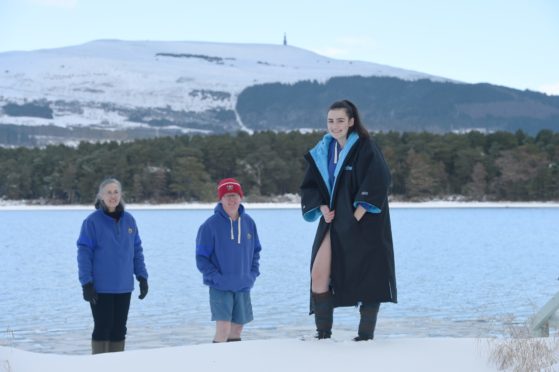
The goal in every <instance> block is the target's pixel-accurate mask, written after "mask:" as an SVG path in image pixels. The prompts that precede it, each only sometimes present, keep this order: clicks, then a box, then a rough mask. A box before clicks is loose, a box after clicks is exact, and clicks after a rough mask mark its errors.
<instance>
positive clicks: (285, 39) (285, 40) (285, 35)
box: [283, 32, 287, 45]
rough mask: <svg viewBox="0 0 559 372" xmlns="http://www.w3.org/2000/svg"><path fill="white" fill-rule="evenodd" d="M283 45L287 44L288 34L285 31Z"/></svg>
mask: <svg viewBox="0 0 559 372" xmlns="http://www.w3.org/2000/svg"><path fill="white" fill-rule="evenodd" d="M283 45H287V34H286V33H285V32H284V33H283Z"/></svg>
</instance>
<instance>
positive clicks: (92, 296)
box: [82, 282, 98, 305]
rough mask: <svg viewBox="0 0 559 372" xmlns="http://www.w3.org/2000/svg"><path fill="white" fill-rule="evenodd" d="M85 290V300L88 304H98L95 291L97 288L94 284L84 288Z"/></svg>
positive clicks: (91, 283)
mask: <svg viewBox="0 0 559 372" xmlns="http://www.w3.org/2000/svg"><path fill="white" fill-rule="evenodd" d="M82 289H83V299H84V300H86V301H87V302H90V303H91V304H92V305H95V304H96V303H97V299H98V297H97V292H96V291H95V287H94V286H93V282H89V283H87V284H84V285H83V286H82Z"/></svg>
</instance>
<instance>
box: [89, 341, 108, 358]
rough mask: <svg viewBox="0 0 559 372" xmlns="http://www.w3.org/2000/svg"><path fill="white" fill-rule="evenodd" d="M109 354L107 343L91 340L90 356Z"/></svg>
mask: <svg viewBox="0 0 559 372" xmlns="http://www.w3.org/2000/svg"><path fill="white" fill-rule="evenodd" d="M108 352H109V341H97V340H91V354H93V355H95V354H103V353H108Z"/></svg>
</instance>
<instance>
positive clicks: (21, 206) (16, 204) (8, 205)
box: [0, 200, 559, 211]
mask: <svg viewBox="0 0 559 372" xmlns="http://www.w3.org/2000/svg"><path fill="white" fill-rule="evenodd" d="M243 204H244V205H245V207H246V208H248V209H299V208H301V205H300V204H299V203H283V202H282V203H250V202H244V203H243ZM214 207H215V203H176V204H127V205H126V208H127V209H130V210H145V209H169V210H173V209H175V210H176V209H178V210H180V209H213V208H214ZM92 208H93V206H92V205H88V204H85V205H77V204H76V205H47V204H44V205H39V204H34V203H29V202H28V201H14V200H0V211H3V210H4V211H8V210H33V209H37V210H71V209H74V210H84V209H85V210H89V209H92ZM390 208H391V209H394V208H559V202H507V201H503V202H462V201H426V202H391V203H390Z"/></svg>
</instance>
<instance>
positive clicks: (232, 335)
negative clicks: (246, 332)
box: [227, 323, 243, 341]
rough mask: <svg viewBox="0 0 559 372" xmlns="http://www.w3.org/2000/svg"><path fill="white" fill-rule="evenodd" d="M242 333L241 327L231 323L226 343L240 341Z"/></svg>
mask: <svg viewBox="0 0 559 372" xmlns="http://www.w3.org/2000/svg"><path fill="white" fill-rule="evenodd" d="M242 331H243V325H242V324H237V323H231V330H230V331H229V337H228V338H227V340H228V341H240V340H241V332H242Z"/></svg>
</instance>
